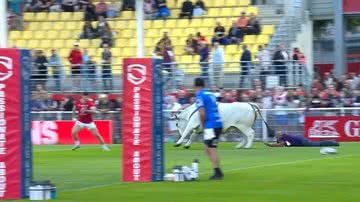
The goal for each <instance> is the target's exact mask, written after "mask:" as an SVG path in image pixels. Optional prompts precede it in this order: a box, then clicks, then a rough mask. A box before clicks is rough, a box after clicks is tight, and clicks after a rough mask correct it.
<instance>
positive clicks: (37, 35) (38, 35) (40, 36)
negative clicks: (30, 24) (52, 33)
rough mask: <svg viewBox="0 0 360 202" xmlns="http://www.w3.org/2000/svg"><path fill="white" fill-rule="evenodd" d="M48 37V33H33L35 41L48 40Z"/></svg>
mask: <svg viewBox="0 0 360 202" xmlns="http://www.w3.org/2000/svg"><path fill="white" fill-rule="evenodd" d="M47 37H48V34H47V32H46V31H42V30H40V31H33V38H34V39H39V40H42V39H46V38H47Z"/></svg>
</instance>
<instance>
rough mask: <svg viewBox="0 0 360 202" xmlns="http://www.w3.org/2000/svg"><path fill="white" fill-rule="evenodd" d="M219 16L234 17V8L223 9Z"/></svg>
mask: <svg viewBox="0 0 360 202" xmlns="http://www.w3.org/2000/svg"><path fill="white" fill-rule="evenodd" d="M219 16H223V17H229V16H233V9H232V8H222V9H221V12H220V15H219Z"/></svg>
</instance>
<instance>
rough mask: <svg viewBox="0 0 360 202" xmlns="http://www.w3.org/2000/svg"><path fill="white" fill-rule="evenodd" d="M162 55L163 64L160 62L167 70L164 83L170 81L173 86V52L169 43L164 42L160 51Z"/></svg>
mask: <svg viewBox="0 0 360 202" xmlns="http://www.w3.org/2000/svg"><path fill="white" fill-rule="evenodd" d="M162 56H163V64H162V69H163V70H165V71H166V72H167V76H166V77H167V78H166V80H165V84H168V83H169V81H171V82H170V86H171V87H174V82H173V79H174V68H173V65H174V63H175V54H174V52H173V48H172V46H171V44H170V43H168V42H166V43H165V48H164V50H163V51H162Z"/></svg>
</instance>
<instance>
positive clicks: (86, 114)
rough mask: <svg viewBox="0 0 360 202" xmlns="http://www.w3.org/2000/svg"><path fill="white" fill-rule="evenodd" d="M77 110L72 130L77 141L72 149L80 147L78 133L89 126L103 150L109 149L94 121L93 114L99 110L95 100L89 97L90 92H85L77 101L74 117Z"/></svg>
mask: <svg viewBox="0 0 360 202" xmlns="http://www.w3.org/2000/svg"><path fill="white" fill-rule="evenodd" d="M75 112H76V113H77V120H76V122H75V125H74V127H73V128H72V131H71V134H72V137H73V139H74V141H75V146H74V147H73V148H72V150H76V149H79V148H80V141H79V138H78V136H77V134H78V133H79V131H81V130H82V129H83V128H87V129H88V130H89V131H90V132H91V133H92V134H93V135H94V136H95V137H96V138H97V139H98V140H99V142H100V144H101V146H102V148H103V150H105V151H109V150H110V149H109V147H108V146H107V145H106V144H105V142H104V139H103V138H102V136H101V135H100V133H99V131H98V129H97V128H96V125H95V123H94V122H93V118H92V114H93V113H97V110H96V107H95V105H94V102H93V100H92V99H91V98H89V97H88V93H86V92H85V93H84V94H83V97H82V98H80V100H79V101H75V103H74V107H73V118H74V114H75Z"/></svg>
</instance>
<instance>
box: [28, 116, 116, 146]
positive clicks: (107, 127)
mask: <svg viewBox="0 0 360 202" xmlns="http://www.w3.org/2000/svg"><path fill="white" fill-rule="evenodd" d="M94 123H95V124H96V127H97V128H98V130H99V132H100V134H101V135H102V136H103V138H104V141H105V143H106V144H111V143H112V122H111V121H94ZM74 124H75V121H32V123H31V136H32V143H33V144H35V145H43V144H44V145H53V144H74V140H73V139H72V137H71V129H72V127H73V126H74ZM79 138H80V142H81V144H99V142H98V141H97V139H96V138H95V137H94V136H93V135H92V134H91V133H90V131H88V130H87V129H84V130H82V131H81V132H80V133H79Z"/></svg>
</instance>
